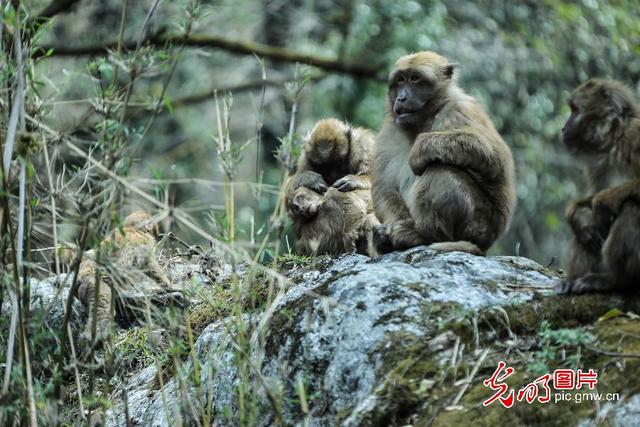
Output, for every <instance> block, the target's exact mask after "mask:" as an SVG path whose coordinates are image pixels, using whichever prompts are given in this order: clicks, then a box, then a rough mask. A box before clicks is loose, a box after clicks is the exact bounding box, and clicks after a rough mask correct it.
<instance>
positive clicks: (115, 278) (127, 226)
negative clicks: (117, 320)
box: [77, 211, 171, 339]
mask: <svg viewBox="0 0 640 427" xmlns="http://www.w3.org/2000/svg"><path fill="white" fill-rule="evenodd" d="M156 236H157V225H156V223H155V222H154V220H153V218H152V217H151V215H149V214H148V213H146V212H143V211H137V212H134V213H132V214H131V215H129V216H128V217H126V218H125V220H124V223H123V227H122V229H119V228H116V229H114V230H113V231H112V232H111V233H110V235H109V236H108V237H107V238H106V239H105V240H104V241H103V242H102V247H103V248H104V259H101V260H100V263H99V264H98V263H96V260H95V253H92V252H93V251H90V252H89V253H88V254H87V256H86V257H85V258H84V259H83V261H82V262H81V264H80V268H79V271H78V281H79V283H80V286H79V287H78V292H77V296H78V298H79V299H80V301H82V303H83V304H84V305H85V306H86V307H87V308H88V312H89V320H88V322H87V325H86V328H85V331H84V332H83V336H82V338H84V339H90V338H91V328H92V322H93V319H94V317H93V316H94V313H95V322H96V325H97V327H96V331H97V332H98V335H99V336H100V337H102V336H104V335H107V334H108V333H109V329H110V328H109V326H110V323H111V320H112V319H113V316H112V307H111V306H112V295H111V294H112V289H111V288H112V286H115V287H116V289H118V288H122V287H128V286H132V285H134V286H135V284H136V282H138V281H141V280H144V278H145V277H144V276H147V277H149V278H151V279H153V280H154V281H156V282H158V283H159V284H160V285H162V286H163V287H164V288H166V289H170V288H171V281H170V280H169V278H168V277H167V275H166V274H165V273H164V271H163V270H162V267H160V265H159V264H158V261H157V259H156V256H155V254H156V250H155V239H156ZM96 294H97V295H96Z"/></svg>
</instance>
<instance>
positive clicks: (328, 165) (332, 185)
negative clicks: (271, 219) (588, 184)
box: [285, 119, 379, 256]
mask: <svg viewBox="0 0 640 427" xmlns="http://www.w3.org/2000/svg"><path fill="white" fill-rule="evenodd" d="M373 146H374V136H373V134H372V133H371V132H370V131H368V130H366V129H362V128H353V127H351V126H349V125H348V124H346V123H344V122H342V121H340V120H337V119H324V120H320V121H319V122H318V123H316V124H315V126H314V127H313V129H312V130H311V131H310V132H309V134H308V135H307V137H306V141H305V144H304V145H303V148H302V154H301V156H300V159H299V161H298V167H297V171H296V174H295V175H294V176H292V177H291V178H290V180H289V182H288V183H287V185H286V186H285V191H286V203H287V208H288V212H289V216H290V217H291V218H292V220H293V224H294V231H295V232H296V236H297V237H298V244H297V250H298V252H300V253H303V254H306V255H312V254H323V253H329V254H334V255H335V254H340V253H345V252H352V251H353V250H358V251H359V252H361V253H369V254H370V255H371V256H375V255H377V254H378V251H377V250H374V248H375V246H374V245H373V244H371V241H370V240H367V236H370V235H372V227H374V226H377V225H379V222H378V221H377V219H376V217H375V215H374V214H373V213H372V210H373V207H372V204H371V190H370V188H371V180H370V177H369V169H370V164H371V159H372V156H373ZM368 249H370V250H368Z"/></svg>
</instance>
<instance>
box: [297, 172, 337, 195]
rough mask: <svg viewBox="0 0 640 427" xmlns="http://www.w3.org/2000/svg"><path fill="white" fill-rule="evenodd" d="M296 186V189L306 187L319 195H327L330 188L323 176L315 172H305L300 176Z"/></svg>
mask: <svg viewBox="0 0 640 427" xmlns="http://www.w3.org/2000/svg"><path fill="white" fill-rule="evenodd" d="M296 184H297V185H296V188H299V187H306V188H308V189H309V190H313V191H315V192H316V193H319V194H324V193H326V192H327V189H328V188H329V186H328V185H327V183H326V182H325V181H324V178H323V177H322V175H320V174H319V173H317V172H313V171H305V172H303V173H301V174H300V175H299V176H298V180H297V182H296Z"/></svg>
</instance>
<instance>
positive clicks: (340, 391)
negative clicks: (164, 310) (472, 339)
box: [108, 247, 555, 426]
mask: <svg viewBox="0 0 640 427" xmlns="http://www.w3.org/2000/svg"><path fill="white" fill-rule="evenodd" d="M297 279H298V281H299V283H298V284H297V285H296V286H294V287H292V288H291V289H289V290H288V291H287V292H286V293H284V294H282V295H281V296H280V297H279V298H278V299H276V301H275V302H274V306H273V310H271V311H269V312H268V313H267V314H263V315H262V316H255V315H254V316H253V317H250V316H249V315H246V316H245V317H243V318H242V319H241V323H242V324H243V325H244V326H245V327H251V331H252V335H251V337H250V338H247V339H249V340H250V341H249V342H250V343H251V344H250V349H249V351H248V354H249V355H250V360H248V361H246V363H247V365H245V367H251V368H252V369H249V368H247V370H248V371H249V372H250V373H246V372H247V371H246V370H243V371H242V372H245V373H244V374H242V373H239V370H238V363H239V362H238V360H237V358H236V350H234V346H233V341H234V340H235V339H237V337H236V331H237V327H236V326H237V325H238V323H239V321H238V320H237V319H233V318H229V319H224V320H222V321H219V322H217V323H214V324H211V325H209V326H208V327H207V328H206V329H205V330H204V331H203V332H202V334H201V335H200V337H199V338H198V340H197V342H196V355H197V359H198V362H199V364H200V367H199V368H200V372H201V374H200V380H201V382H200V385H199V386H198V385H193V382H192V381H189V380H188V378H189V377H190V375H192V372H190V371H191V370H192V368H193V365H192V364H191V363H187V364H186V372H185V373H183V374H182V375H180V376H178V377H175V378H173V379H172V380H170V381H169V382H168V383H167V384H166V385H165V387H164V388H163V389H162V390H158V389H157V386H154V385H152V384H151V383H152V382H150V381H145V378H152V377H153V375H152V372H153V371H154V368H147V369H146V370H144V371H142V372H141V373H139V374H137V375H135V376H133V378H132V379H131V380H130V381H129V385H128V388H127V396H128V403H129V404H128V412H129V414H130V416H131V417H132V419H134V420H135V421H136V422H137V423H139V424H140V425H145V426H146V425H149V426H165V425H176V423H178V422H187V423H188V421H189V419H188V413H190V411H188V410H186V409H183V410H181V409H180V408H194V407H197V408H207V409H209V410H211V411H212V415H213V420H214V422H213V423H214V425H236V424H238V422H239V419H238V417H239V416H241V415H242V416H245V415H246V414H247V413H248V414H249V416H251V417H252V418H251V419H252V420H254V421H255V422H257V423H259V424H261V425H269V424H272V423H274V422H276V421H282V422H283V423H284V424H285V425H291V424H297V423H308V424H309V425H336V424H344V425H362V424H380V423H382V424H385V423H388V422H389V420H390V418H389V417H390V416H393V414H396V413H399V412H401V411H402V405H404V403H403V402H402V400H397V399H388V398H386V397H385V396H387V394H388V393H387V392H386V391H385V390H386V389H387V388H388V386H389V384H390V381H391V380H392V377H393V373H394V370H395V369H396V368H397V367H398V365H397V364H396V363H390V362H389V361H390V360H396V359H398V358H400V357H404V356H407V357H410V356H416V355H415V354H413V355H412V353H411V352H412V351H413V350H412V348H414V347H415V345H420V354H418V355H417V356H416V358H417V360H420V359H421V358H422V357H424V359H428V358H433V360H434V361H435V363H438V360H439V356H437V355H439V354H440V352H442V351H443V350H442V349H443V348H444V347H446V346H451V345H450V344H452V343H453V340H454V338H453V337H452V336H451V334H450V333H446V331H443V330H441V328H439V324H440V323H442V322H444V321H445V320H446V319H447V318H448V317H450V316H451V315H452V313H457V312H459V313H464V312H468V311H471V312H475V311H477V310H481V309H484V308H487V307H494V306H506V305H513V304H523V303H526V302H528V301H530V300H531V299H532V298H534V297H535V296H536V295H544V294H547V293H549V292H550V288H551V286H552V285H553V281H554V279H555V278H554V276H553V275H552V274H551V273H550V272H549V271H547V270H546V269H544V268H543V267H541V266H540V265H538V264H536V263H534V262H532V261H530V260H527V259H524V258H517V257H477V256H473V255H469V254H465V253H459V252H452V253H446V254H437V253H435V252H433V251H430V250H427V249H425V248H424V247H421V248H414V249H410V250H407V251H404V252H394V253H392V254H388V255H385V256H383V257H380V258H377V259H374V260H372V259H370V258H368V257H365V256H361V255H348V256H343V257H341V258H338V259H336V260H335V261H333V262H331V263H329V266H328V269H327V270H325V271H323V272H318V271H309V272H306V273H304V274H301V275H300V277H298V278H297ZM445 344H446V345H445ZM407 369H408V368H407ZM240 384H245V385H248V386H249V387H257V389H256V391H257V396H258V399H253V400H252V402H251V404H253V406H252V407H251V408H246V407H245V409H244V412H245V413H244V414H240V413H239V412H240V409H239V406H238V398H237V396H238V386H239V385H240ZM429 386H430V383H429V381H427V382H422V383H420V384H419V387H417V390H419V391H418V392H417V393H422V392H424V390H425V389H427V388H428V387H429ZM301 388H304V390H305V392H304V394H303V396H304V399H302V397H301V396H302V394H301V393H300V392H299V390H301ZM112 397H113V401H114V403H115V405H114V406H113V408H112V409H111V410H110V411H109V412H108V420H109V423H108V425H123V423H124V415H123V414H124V405H123V401H122V395H121V391H120V392H116V394H114V396H112ZM303 400H306V402H307V405H308V408H309V411H308V413H306V414H305V408H303V406H304V405H302V404H301V401H303ZM274 406H275V407H279V409H277V410H276V409H274ZM251 411H253V412H251ZM278 417H280V420H278V419H277V418H278Z"/></svg>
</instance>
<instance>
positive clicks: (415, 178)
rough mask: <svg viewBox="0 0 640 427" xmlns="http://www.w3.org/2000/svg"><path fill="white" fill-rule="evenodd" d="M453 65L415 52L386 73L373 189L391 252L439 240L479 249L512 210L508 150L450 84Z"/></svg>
mask: <svg viewBox="0 0 640 427" xmlns="http://www.w3.org/2000/svg"><path fill="white" fill-rule="evenodd" d="M453 68H454V66H453V64H451V63H449V61H448V60H447V59H446V58H444V57H442V56H440V55H438V54H436V53H434V52H419V53H416V54H412V55H408V56H405V57H402V58H400V59H399V60H398V61H397V62H396V64H395V66H394V67H393V69H392V71H391V73H390V76H389V96H388V108H389V110H388V114H387V116H386V118H385V120H384V123H383V125H382V128H381V130H380V132H379V134H378V136H377V138H376V144H377V146H376V152H377V154H376V157H375V159H374V163H373V171H372V176H373V186H372V192H373V202H374V207H375V212H376V214H377V216H378V218H380V220H381V221H382V222H383V224H384V225H385V227H386V232H387V234H388V236H389V238H390V240H391V244H392V246H393V248H394V249H402V248H407V247H413V246H417V245H423V244H426V245H430V244H434V243H438V245H434V246H433V248H434V249H438V250H444V251H446V250H465V251H468V252H471V253H483V252H484V251H486V250H487V249H489V247H491V245H492V244H493V243H494V242H495V240H496V239H497V238H498V237H500V235H502V233H504V231H505V230H506V228H507V226H508V224H509V222H510V219H511V217H512V214H513V211H514V208H515V204H516V193H515V171H514V162H513V157H512V155H511V151H510V149H509V147H508V146H507V145H506V144H505V143H504V141H503V140H502V138H501V137H500V135H499V134H498V132H497V131H496V129H495V128H494V126H493V124H492V122H491V120H490V119H489V117H488V116H487V114H486V113H485V112H484V109H483V108H482V106H481V105H480V104H479V102H478V101H477V100H476V99H475V98H473V97H471V96H469V95H467V94H465V93H464V92H463V91H462V90H461V89H460V88H459V87H458V86H457V85H456V83H455V79H454V77H453ZM414 81H415V83H413V82H414ZM405 105H406V106H405ZM396 109H399V111H398V112H396ZM407 112H408V113H407ZM405 113H407V114H405ZM464 242H466V243H464Z"/></svg>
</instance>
